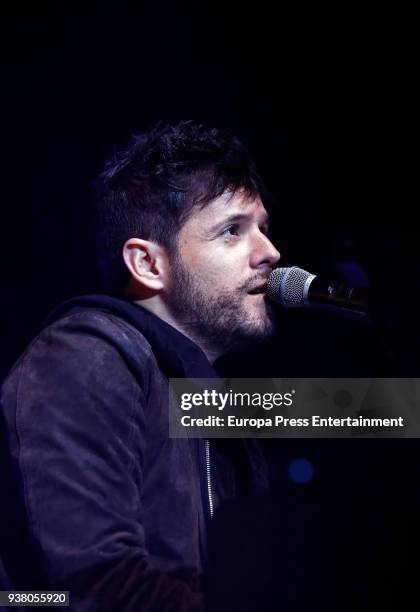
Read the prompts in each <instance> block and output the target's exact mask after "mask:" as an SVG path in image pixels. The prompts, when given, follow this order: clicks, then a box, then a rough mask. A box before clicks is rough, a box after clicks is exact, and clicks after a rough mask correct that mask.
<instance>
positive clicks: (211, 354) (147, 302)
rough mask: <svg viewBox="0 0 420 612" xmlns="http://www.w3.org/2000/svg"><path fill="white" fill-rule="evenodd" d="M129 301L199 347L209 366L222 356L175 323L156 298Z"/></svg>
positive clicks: (166, 309)
mask: <svg viewBox="0 0 420 612" xmlns="http://www.w3.org/2000/svg"><path fill="white" fill-rule="evenodd" d="M131 300H132V301H133V302H134V303H135V304H138V306H142V308H145V309H146V310H148V311H149V312H151V313H152V314H154V315H155V316H157V317H159V319H162V321H165V323H168V324H169V325H171V326H172V327H174V328H175V329H176V330H177V331H179V332H180V333H181V334H183V335H184V336H186V337H187V338H188V339H189V340H191V341H192V342H194V344H196V345H197V346H199V347H200V349H201V350H202V351H203V353H204V354H205V355H206V357H207V359H208V360H209V362H210V363H211V364H213V363H214V362H215V361H216V359H217V358H218V357H220V355H222V354H223V352H224V351H222V350H218V349H216V348H215V347H211V346H208V344H207V343H206V342H204V340H203V339H202V338H199V337H197V335H196V334H194V332H193V331H192V330H191V329H189V328H188V326H187V325H182V323H180V322H179V321H177V320H176V319H175V318H174V317H173V316H172V314H171V312H170V311H169V310H168V308H167V307H166V305H165V304H164V303H163V302H162V300H161V299H159V298H158V297H157V296H153V297H150V298H146V299H137V300H135V299H132V298H131Z"/></svg>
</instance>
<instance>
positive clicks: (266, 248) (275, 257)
mask: <svg viewBox="0 0 420 612" xmlns="http://www.w3.org/2000/svg"><path fill="white" fill-rule="evenodd" d="M280 257H281V254H280V253H279V251H278V250H277V249H276V247H275V246H274V244H273V243H272V242H271V240H270V239H269V238H268V236H266V235H265V234H263V233H262V232H258V237H257V242H256V244H255V248H254V251H253V257H252V261H251V264H252V265H253V266H259V265H261V264H266V265H267V264H268V265H269V266H271V267H272V266H274V265H275V264H276V263H277V262H278V261H279V259H280Z"/></svg>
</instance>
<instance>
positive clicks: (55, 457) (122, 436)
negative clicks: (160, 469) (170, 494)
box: [14, 314, 204, 612]
mask: <svg viewBox="0 0 420 612" xmlns="http://www.w3.org/2000/svg"><path fill="white" fill-rule="evenodd" d="M101 316H105V315H101V314H99V315H98V317H99V318H98V317H97V318H95V317H91V318H88V317H86V316H85V317H83V316H80V314H73V315H70V316H68V317H66V318H65V319H63V320H61V321H59V322H57V323H55V324H53V325H52V326H50V327H48V328H46V329H45V330H44V331H43V332H42V333H41V335H40V336H38V338H37V339H36V340H35V341H34V342H33V343H32V345H31V346H30V348H29V349H28V351H27V352H26V354H25V355H24V357H23V359H22V361H21V363H20V365H19V366H18V368H17V369H16V371H15V373H14V375H15V376H16V377H17V384H16V388H17V392H16V414H15V419H16V425H15V426H16V440H17V449H18V450H17V466H18V470H19V472H20V476H21V479H22V482H23V488H24V498H25V506H26V511H27V515H28V521H29V525H30V529H31V532H32V534H33V536H34V538H35V541H36V542H37V545H38V546H39V548H40V550H41V555H42V558H43V560H44V562H45V568H44V569H45V571H46V574H47V577H48V582H49V584H48V588H51V589H65V590H69V591H70V603H71V609H73V610H78V611H79V610H86V611H91V610H101V612H102V611H103V610H122V611H131V610H133V611H134V610H142V612H155V611H156V612H165V611H168V612H169V611H172V610H173V611H175V610H176V611H179V612H182V611H185V612H187V611H188V612H189V611H191V612H192V611H197V612H198V611H202V610H204V597H203V595H202V594H200V593H199V592H198V591H197V590H196V589H197V588H198V586H197V584H198V580H197V576H196V573H195V572H194V570H190V569H188V568H179V570H177V571H174V572H168V573H165V572H159V571H155V570H152V569H150V568H149V567H148V561H147V557H148V553H147V548H146V542H145V533H144V528H143V526H142V503H141V491H142V482H143V473H142V458H143V454H144V444H145V440H144V414H143V410H144V406H145V397H146V394H147V386H148V380H147V374H144V378H143V380H140V381H139V380H138V374H136V376H134V374H133V371H132V369H131V368H130V364H129V363H127V360H126V359H125V356H124V355H123V354H122V353H121V351H120V349H119V346H121V343H123V342H124V340H125V341H127V339H126V338H125V339H124V338H123V337H122V336H121V334H122V335H124V330H123V329H121V328H119V327H118V325H116V324H115V323H114V324H112V321H111V323H109V322H108V327H104V325H103V321H102V324H101V321H100V317H101ZM139 350H140V351H143V352H144V354H142V355H141V358H142V359H144V360H147V359H148V358H150V354H147V351H146V349H145V348H141V347H140V348H139ZM147 371H149V369H148V368H144V372H147ZM41 588H45V585H42V587H41Z"/></svg>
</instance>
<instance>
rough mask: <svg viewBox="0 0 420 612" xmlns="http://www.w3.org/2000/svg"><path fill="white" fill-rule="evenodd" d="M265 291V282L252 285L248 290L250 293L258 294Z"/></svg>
mask: <svg viewBox="0 0 420 612" xmlns="http://www.w3.org/2000/svg"><path fill="white" fill-rule="evenodd" d="M266 292H267V282H265V283H262V284H261V285H258V287H254V288H253V289H251V291H248V293H249V294H250V295H258V294H259V293H266Z"/></svg>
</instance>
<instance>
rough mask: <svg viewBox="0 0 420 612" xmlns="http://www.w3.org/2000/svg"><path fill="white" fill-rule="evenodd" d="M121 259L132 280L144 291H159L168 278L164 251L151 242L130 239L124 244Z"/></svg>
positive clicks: (158, 245)
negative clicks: (122, 258)
mask: <svg viewBox="0 0 420 612" xmlns="http://www.w3.org/2000/svg"><path fill="white" fill-rule="evenodd" d="M123 257H124V261H125V265H126V266H127V268H128V269H129V271H130V274H131V276H132V278H133V279H134V280H135V281H136V282H137V283H139V284H140V285H141V286H142V287H143V288H144V289H148V290H149V291H161V290H162V289H164V288H165V286H166V284H167V281H168V278H169V260H168V255H167V253H166V249H165V248H164V247H163V246H161V245H160V244H158V243H157V242H153V241H151V240H143V239H142V238H130V239H129V240H127V242H126V243H125V244H124V247H123Z"/></svg>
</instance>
